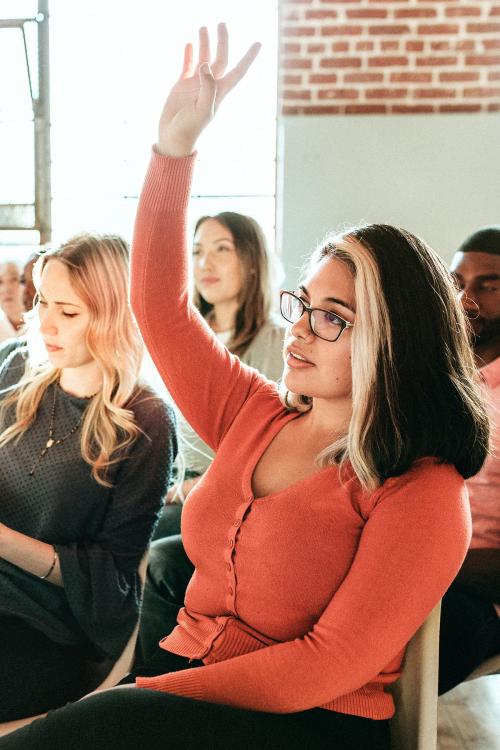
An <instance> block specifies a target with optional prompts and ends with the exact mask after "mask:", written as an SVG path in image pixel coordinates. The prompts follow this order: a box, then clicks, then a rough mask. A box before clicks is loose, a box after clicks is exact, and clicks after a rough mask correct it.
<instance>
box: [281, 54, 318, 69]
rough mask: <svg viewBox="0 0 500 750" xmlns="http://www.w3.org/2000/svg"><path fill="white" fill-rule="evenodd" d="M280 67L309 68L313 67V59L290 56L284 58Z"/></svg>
mask: <svg viewBox="0 0 500 750" xmlns="http://www.w3.org/2000/svg"><path fill="white" fill-rule="evenodd" d="M280 67H281V68H282V69H283V70H309V68H312V60H310V59H308V58H305V57H297V58H289V59H287V60H282V61H281V65H280Z"/></svg>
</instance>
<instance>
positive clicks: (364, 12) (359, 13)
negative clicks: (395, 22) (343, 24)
mask: <svg viewBox="0 0 500 750" xmlns="http://www.w3.org/2000/svg"><path fill="white" fill-rule="evenodd" d="M346 16H347V18H387V11H386V10H385V9H384V8H356V10H350V9H348V10H346Z"/></svg>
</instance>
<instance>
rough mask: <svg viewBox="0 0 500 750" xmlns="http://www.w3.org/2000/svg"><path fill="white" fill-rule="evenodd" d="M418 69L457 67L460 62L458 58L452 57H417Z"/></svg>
mask: <svg viewBox="0 0 500 750" xmlns="http://www.w3.org/2000/svg"><path fill="white" fill-rule="evenodd" d="M415 62H416V64H417V67H421V66H425V67H428V66H432V67H435V66H436V65H456V64H457V62H458V57H451V56H450V55H448V56H446V57H445V56H443V57H439V56H438V55H428V56H427V57H417V59H416V61H415Z"/></svg>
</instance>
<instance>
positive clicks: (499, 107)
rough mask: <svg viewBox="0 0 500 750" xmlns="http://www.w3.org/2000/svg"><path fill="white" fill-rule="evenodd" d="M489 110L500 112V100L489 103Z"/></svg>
mask: <svg viewBox="0 0 500 750" xmlns="http://www.w3.org/2000/svg"><path fill="white" fill-rule="evenodd" d="M487 109H488V112H500V102H491V103H490V104H488V107H487Z"/></svg>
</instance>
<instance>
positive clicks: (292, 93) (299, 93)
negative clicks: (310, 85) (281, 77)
mask: <svg viewBox="0 0 500 750" xmlns="http://www.w3.org/2000/svg"><path fill="white" fill-rule="evenodd" d="M281 98H282V99H306V100H309V99H310V98H311V92H310V90H309V89H297V90H296V89H286V91H282V93H281Z"/></svg>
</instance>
